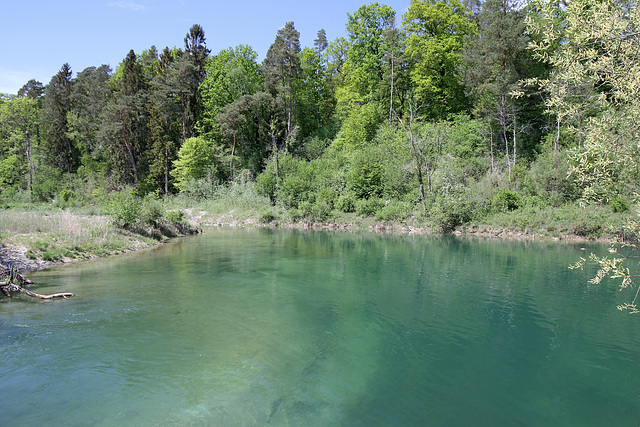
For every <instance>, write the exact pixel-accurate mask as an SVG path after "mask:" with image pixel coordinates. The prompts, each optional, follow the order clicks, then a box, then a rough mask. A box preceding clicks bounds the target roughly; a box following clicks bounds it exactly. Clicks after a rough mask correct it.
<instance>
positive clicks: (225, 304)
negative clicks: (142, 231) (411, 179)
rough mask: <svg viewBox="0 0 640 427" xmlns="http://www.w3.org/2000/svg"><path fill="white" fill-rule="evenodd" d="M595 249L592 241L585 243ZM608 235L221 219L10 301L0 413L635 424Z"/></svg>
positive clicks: (60, 274) (3, 314) (179, 419)
mask: <svg viewBox="0 0 640 427" xmlns="http://www.w3.org/2000/svg"><path fill="white" fill-rule="evenodd" d="M582 249H586V250H582ZM604 249H605V248H603V247H600V246H586V247H585V245H584V244H582V245H579V244H575V245H572V244H560V243H552V242H546V243H536V242H527V243H525V242H503V241H492V240H480V239H464V238H455V237H442V238H436V237H425V236H382V237H381V236H375V235H371V234H349V233H330V232H314V231H308V232H307V231H273V230H212V231H210V232H207V233H205V234H204V235H201V236H197V237H192V238H186V239H182V240H178V241H176V242H174V243H171V244H168V245H165V246H163V247H161V248H159V249H156V250H152V251H144V252H141V253H135V254H129V255H126V256H121V257H116V258H111V259H107V260H97V261H91V262H85V263H80V264H76V265H71V266H65V267H62V268H58V269H54V270H49V271H42V272H38V273H34V274H32V275H31V277H32V278H33V279H35V280H37V281H38V282H39V283H40V285H39V286H38V287H37V288H34V289H35V290H37V291H38V292H42V293H47V292H58V291H67V292H74V293H77V294H79V295H80V296H81V297H80V298H75V299H68V300H52V301H33V300H29V299H26V298H19V299H18V298H17V299H14V300H11V301H9V300H7V299H3V300H1V301H2V302H1V303H0V360H2V363H1V364H0V425H2V426H40V425H47V426H63V425H64V426H86V425H98V426H112V425H113V426H116V425H117V426H122V425H125V426H126V425H131V426H140V425H211V426H218V425H220V426H240V425H266V424H270V425H292V426H314V425H315V426H334V425H342V426H376V425H380V426H390V425H394V426H412V425H415V426H418V425H419V426H457V425H460V426H462V425H465V426H467V425H474V426H482V425H487V426H496V425H516V426H538V425H539V426H550V425H555V426H558V425H564V426H575V425H580V426H602V425H638V424H639V423H640V365H639V364H638V358H639V356H640V343H639V340H638V337H639V336H640V334H639V332H640V317H638V316H629V315H627V314H624V313H621V312H619V311H618V310H616V308H615V307H616V304H618V303H620V302H623V301H625V296H626V295H624V294H621V293H620V292H618V291H617V288H616V287H615V285H614V284H609V285H604V286H593V285H588V284H587V283H586V281H587V279H588V278H589V275H590V274H591V273H592V271H591V272H589V271H584V272H581V271H577V272H576V271H572V270H568V269H567V265H569V264H571V263H573V262H575V261H576V260H577V259H578V257H580V256H584V255H585V254H586V253H589V252H590V251H591V250H596V251H602V250H604Z"/></svg>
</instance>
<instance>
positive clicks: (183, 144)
mask: <svg viewBox="0 0 640 427" xmlns="http://www.w3.org/2000/svg"><path fill="white" fill-rule="evenodd" d="M639 25H640V16H639V15H638V8H637V4H636V3H635V2H631V1H627V0H571V1H547V0H532V1H528V2H522V1H514V0H485V1H483V2H480V1H479V0H465V1H464V2H461V1H460V0H442V1H429V0H412V1H411V5H410V7H409V8H408V10H407V11H406V13H404V14H403V15H402V16H399V15H398V13H397V12H396V11H394V10H393V9H392V8H390V7H389V6H386V5H384V4H382V3H371V4H366V5H363V6H361V7H360V8H358V9H357V10H355V11H353V12H352V13H349V14H347V17H346V27H345V28H346V37H340V38H336V39H334V40H329V39H328V35H327V34H326V32H325V31H324V30H322V29H319V31H318V32H317V37H316V38H315V41H314V44H313V46H305V47H303V46H301V45H300V34H299V32H298V31H297V30H296V28H295V23H294V22H286V23H285V24H284V26H283V27H282V28H281V29H280V30H278V31H277V33H276V34H275V35H274V41H273V44H272V45H271V46H270V48H269V49H268V51H267V52H266V55H264V60H263V61H262V62H258V59H257V58H258V57H259V54H258V52H255V51H254V50H253V49H252V47H251V46H249V45H239V46H235V47H229V48H228V49H224V50H222V51H220V52H217V53H212V52H210V50H209V49H208V48H207V46H206V37H205V30H204V29H203V28H202V27H201V26H200V25H193V26H192V27H191V28H190V29H189V30H188V32H187V33H186V36H185V38H184V44H183V45H182V46H181V47H175V46H174V47H168V46H167V47H164V48H162V49H161V50H159V49H158V48H156V47H155V46H150V47H149V48H148V49H146V50H144V51H142V52H134V51H133V50H131V51H129V52H128V53H126V55H125V56H124V58H123V60H122V62H121V63H120V64H118V65H117V67H115V68H111V67H110V66H109V65H100V66H95V67H89V68H86V69H84V70H82V71H79V72H76V73H75V74H74V72H73V70H72V68H71V65H70V64H64V65H62V67H61V68H60V71H59V72H58V73H57V74H55V75H54V76H53V77H52V78H51V80H50V81H49V82H48V83H46V84H43V83H42V82H38V81H35V80H30V81H29V82H26V84H25V85H24V86H23V87H22V88H21V89H20V90H19V92H18V93H17V94H16V95H9V94H4V95H2V96H1V98H0V206H4V207H11V206H14V205H16V204H21V203H22V204H34V203H35V204H37V203H42V204H55V206H57V207H60V208H65V207H67V206H74V205H79V206H81V205H88V204H96V203H97V204H100V203H102V204H103V205H108V203H105V202H104V200H108V199H109V198H110V197H111V198H113V197H114V195H119V196H121V197H124V196H122V195H123V194H126V195H127V197H129V196H130V197H133V200H134V201H137V202H136V203H138V202H139V203H142V201H143V200H145V199H148V198H155V199H163V198H168V197H174V196H176V195H180V196H182V197H186V198H190V199H192V200H202V199H207V198H214V197H215V195H216V194H218V193H217V190H218V189H220V188H225V187H226V188H228V187H229V186H233V185H236V186H237V185H238V184H239V183H241V184H242V186H243V187H242V188H244V189H245V190H244V191H253V192H255V193H256V194H258V195H260V196H262V197H263V198H264V200H265V201H266V202H265V206H264V207H263V208H262V209H261V215H262V216H263V218H265V219H267V220H269V219H276V218H284V217H286V218H288V219H290V220H292V221H311V222H323V221H331V220H336V218H338V219H339V218H341V215H345V214H346V215H349V214H351V215H357V216H361V217H372V218H375V220H376V221H390V222H394V223H404V222H411V223H414V224H431V225H432V226H433V228H434V229H436V230H438V231H440V232H450V231H453V230H456V229H457V228H458V227H461V226H466V225H469V224H474V223H483V222H484V223H487V222H490V218H493V221H498V222H500V221H503V222H502V223H500V225H505V224H507V225H517V226H519V227H521V228H523V229H524V228H527V227H538V228H542V227H547V228H548V227H549V222H551V221H553V220H554V219H556V220H558V218H561V217H562V218H564V217H570V218H571V221H572V227H573V228H572V229H571V230H570V232H572V233H574V234H578V235H585V236H588V237H590V236H592V235H593V234H597V233H599V232H604V231H605V228H606V227H607V222H610V218H612V217H613V216H614V215H617V214H621V213H624V212H626V211H629V210H630V208H631V207H632V206H633V205H634V203H635V202H636V201H637V197H638V196H637V194H636V191H637V188H638V184H639V183H640V169H639V168H638V150H639V144H638V141H639V140H640V139H639V138H638V136H639V132H640V129H639V120H640V114H639V113H640V112H639V111H638V110H639V109H640V102H638V101H639V100H640V60H638V57H639V54H640V34H639ZM124 53H125V52H123V54H124ZM112 200H113V199H112ZM118 200H122V198H121V199H118ZM112 205H113V203H112ZM563 215H564V216H563ZM620 229H621V228H620ZM615 231H616V232H618V231H619V230H615Z"/></svg>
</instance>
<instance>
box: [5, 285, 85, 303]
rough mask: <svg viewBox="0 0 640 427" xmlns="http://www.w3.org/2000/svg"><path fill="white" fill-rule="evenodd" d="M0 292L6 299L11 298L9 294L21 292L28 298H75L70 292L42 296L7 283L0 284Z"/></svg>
mask: <svg viewBox="0 0 640 427" xmlns="http://www.w3.org/2000/svg"><path fill="white" fill-rule="evenodd" d="M0 290H1V291H2V293H3V294H4V295H6V296H7V297H9V298H11V293H10V292H22V293H24V294H26V295H29V296H30V297H34V298H40V299H52V298H65V299H66V298H67V297H75V296H76V295H75V294H72V293H71V292H60V293H57V294H51V295H42V294H37V293H35V292H32V291H30V290H28V289H25V288H23V287H22V286H18V285H16V284H15V283H7V282H0Z"/></svg>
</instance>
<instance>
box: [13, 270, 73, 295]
mask: <svg viewBox="0 0 640 427" xmlns="http://www.w3.org/2000/svg"><path fill="white" fill-rule="evenodd" d="M0 267H1V270H0V273H1V274H0V275H1V276H4V277H3V279H4V280H5V281H4V282H0V292H2V294H3V295H4V296H6V297H8V298H11V292H22V293H23V294H25V295H28V296H30V297H33V298H40V299H52V298H65V299H66V298H67V297H75V296H76V295H75V294H72V293H71V292H60V293H57V294H51V295H42V294H37V293H35V292H32V291H30V290H28V289H25V288H23V287H22V286H21V285H26V284H28V285H30V284H34V283H35V282H34V281H33V280H29V279H27V278H26V277H24V276H23V275H22V274H20V273H19V272H18V270H17V269H16V268H15V267H14V266H12V265H11V264H9V263H6V262H3V263H0Z"/></svg>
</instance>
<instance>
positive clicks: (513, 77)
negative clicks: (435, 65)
mask: <svg viewBox="0 0 640 427" xmlns="http://www.w3.org/2000/svg"><path fill="white" fill-rule="evenodd" d="M477 21H478V25H479V34H477V35H476V34H470V35H468V36H467V38H466V39H465V47H464V50H463V61H462V66H461V70H462V73H463V75H464V81H465V84H466V88H467V92H468V93H469V95H470V96H471V98H472V99H473V103H474V112H475V114H476V115H477V116H479V117H482V118H483V119H485V120H486V121H487V122H488V123H490V124H491V125H492V126H495V127H496V131H495V134H497V135H499V140H500V146H501V148H502V149H503V150H504V152H505V156H506V164H507V167H508V170H509V175H511V169H512V167H513V166H514V165H515V163H516V157H517V149H518V144H517V138H518V134H519V133H520V132H521V131H522V130H523V129H524V125H525V123H524V119H523V120H519V119H520V118H521V114H522V107H523V101H524V99H516V98H515V97H513V96H512V95H511V93H512V92H513V91H514V90H516V89H517V88H518V87H519V81H520V80H522V79H525V78H527V77H531V76H532V75H531V74H530V73H532V72H534V71H535V67H533V66H532V63H531V62H528V61H527V59H530V55H529V53H528V51H527V44H528V42H529V39H528V37H527V35H526V34H525V23H524V13H523V12H522V11H521V10H520V9H518V8H516V3H515V2H513V1H511V0H486V1H485V2H484V4H483V6H482V12H480V13H479V14H478V15H477ZM491 134H493V132H492V133H491ZM492 146H493V144H492ZM492 152H493V150H492Z"/></svg>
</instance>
